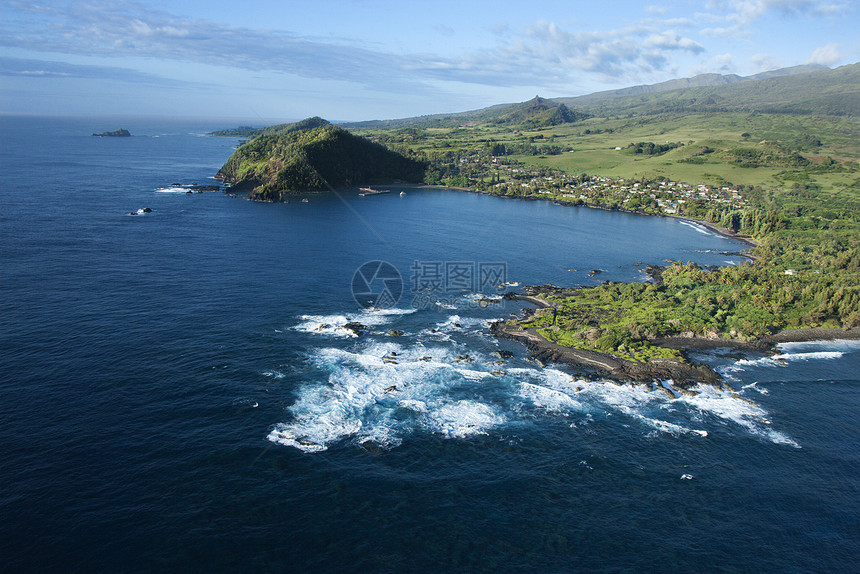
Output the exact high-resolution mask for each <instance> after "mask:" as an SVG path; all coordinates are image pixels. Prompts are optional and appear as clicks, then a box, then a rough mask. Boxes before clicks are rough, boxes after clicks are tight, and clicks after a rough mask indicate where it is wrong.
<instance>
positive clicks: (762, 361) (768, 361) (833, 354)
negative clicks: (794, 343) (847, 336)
mask: <svg viewBox="0 0 860 574" xmlns="http://www.w3.org/2000/svg"><path fill="white" fill-rule="evenodd" d="M795 348H797V347H795ZM843 356H845V351H810V352H805V353H782V354H778V355H772V356H770V357H761V358H759V359H740V360H738V361H735V362H734V363H733V364H731V365H726V366H725V367H721V368H720V371H721V372H722V373H723V374H724V375H725V374H726V373H731V372H736V371H743V370H746V369H748V368H751V367H752V368H754V367H786V366H788V363H790V362H796V361H814V360H830V359H839V358H841V357H843Z"/></svg>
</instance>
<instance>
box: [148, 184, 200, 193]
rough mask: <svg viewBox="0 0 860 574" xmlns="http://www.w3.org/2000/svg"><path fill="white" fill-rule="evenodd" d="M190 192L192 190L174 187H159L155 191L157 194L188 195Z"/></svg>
mask: <svg viewBox="0 0 860 574" xmlns="http://www.w3.org/2000/svg"><path fill="white" fill-rule="evenodd" d="M189 191H192V190H191V189H190V188H188V187H181V186H178V185H174V186H170V187H159V188H158V189H156V190H155V193H188V192H189Z"/></svg>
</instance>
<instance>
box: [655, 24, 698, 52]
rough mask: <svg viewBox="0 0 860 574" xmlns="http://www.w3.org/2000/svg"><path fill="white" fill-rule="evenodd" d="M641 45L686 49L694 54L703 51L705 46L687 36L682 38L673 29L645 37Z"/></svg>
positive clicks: (664, 48)
mask: <svg viewBox="0 0 860 574" xmlns="http://www.w3.org/2000/svg"><path fill="white" fill-rule="evenodd" d="M642 45H643V46H644V47H646V48H652V49H654V48H656V49H662V50H686V51H688V52H693V53H694V54H700V53H702V52H704V51H705V48H704V47H703V46H702V45H701V44H698V43H696V42H694V41H693V40H691V39H689V38H682V37H681V36H679V35H678V33H677V32H675V31H674V30H669V31H667V32H663V33H661V34H653V35H651V36H649V37H648V38H646V39H645V41H644V42H643V43H642Z"/></svg>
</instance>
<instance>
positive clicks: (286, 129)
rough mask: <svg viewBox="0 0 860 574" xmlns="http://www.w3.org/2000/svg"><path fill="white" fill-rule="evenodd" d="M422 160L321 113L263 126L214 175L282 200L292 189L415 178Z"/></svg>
mask: <svg viewBox="0 0 860 574" xmlns="http://www.w3.org/2000/svg"><path fill="white" fill-rule="evenodd" d="M424 168H425V166H424V164H423V163H421V162H419V161H416V160H414V159H411V158H408V157H405V156H403V155H401V154H399V153H396V152H394V151H391V150H389V149H387V148H386V147H384V146H382V145H380V144H377V143H374V142H372V141H370V140H368V139H366V138H362V137H359V136H356V135H353V134H351V133H350V132H348V131H347V130H345V129H342V128H339V127H337V126H333V125H331V124H330V123H329V122H327V121H326V120H324V119H322V118H318V117H315V118H308V119H306V120H302V121H301V122H296V123H294V124H284V125H279V126H272V127H271V128H266V129H265V130H264V131H263V133H262V134H260V135H259V136H258V137H256V138H254V139H252V140H251V141H249V142H248V143H246V144H245V145H243V146H241V147H240V148H239V149H237V150H236V151H235V152H234V153H233V155H231V156H230V158H229V159H228V160H227V163H225V164H224V166H223V167H222V168H221V169H220V170H219V171H218V173H217V174H216V176H215V177H217V178H218V179H220V180H222V181H224V183H227V184H229V185H230V186H232V189H234V190H248V192H249V193H248V196H247V197H248V199H251V200H256V201H282V200H286V199H287V196H288V195H289V194H291V193H294V192H306V191H328V190H330V189H332V188H339V187H340V188H342V187H352V186H360V185H371V184H384V183H392V182H396V181H406V182H420V181H422V179H423V177H424Z"/></svg>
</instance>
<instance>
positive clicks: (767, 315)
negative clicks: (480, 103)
mask: <svg viewBox="0 0 860 574" xmlns="http://www.w3.org/2000/svg"><path fill="white" fill-rule="evenodd" d="M858 81H860V64H854V65H852V66H844V67H843V68H839V69H836V70H823V71H816V72H810V73H806V74H797V75H792V76H788V77H785V78H771V79H767V80H755V81H749V82H745V83H744V84H743V86H740V87H737V86H736V87H731V86H723V87H719V86H715V87H709V88H706V89H705V88H698V89H682V90H674V91H666V92H661V93H656V94H651V95H648V96H646V97H619V98H610V99H604V100H600V99H597V100H594V101H592V100H587V101H586V99H582V100H569V99H568V100H565V102H566V103H567V105H565V106H564V107H563V108H562V107H561V106H562V105H563V104H562V103H560V101H558V100H546V99H543V98H535V99H534V100H530V101H528V102H523V103H521V104H509V105H502V106H494V107H491V108H487V109H485V110H479V111H476V112H467V113H464V114H453V115H449V116H440V117H425V118H412V119H411V120H398V121H396V122H388V123H386V122H383V123H378V122H369V123H365V124H356V125H353V126H345V127H346V128H347V131H344V130H341V129H340V128H337V129H335V128H333V127H332V126H330V125H329V124H328V123H327V122H325V120H321V119H320V118H309V119H308V120H304V121H303V122H298V123H297V124H286V125H281V126H273V127H271V128H266V129H265V130H262V132H261V134H260V135H258V136H257V137H256V138H255V139H252V140H250V141H249V142H248V143H247V144H245V145H243V146H242V147H240V148H239V149H238V150H237V151H236V153H235V154H234V155H233V156H231V158H230V159H229V160H228V162H227V163H226V164H225V166H224V167H223V168H222V169H221V171H219V174H218V175H219V176H220V177H221V178H222V179H223V180H224V181H225V182H226V183H230V184H233V185H236V186H237V187H236V189H242V188H243V187H244V188H245V189H252V191H251V193H250V194H249V196H248V197H249V199H256V200H266V201H279V200H286V199H288V198H289V196H290V194H291V193H293V192H300V193H304V192H306V191H316V190H324V189H326V186H325V185H323V183H324V181H323V180H325V181H330V182H331V183H332V185H333V186H334V187H341V188H343V187H347V188H349V187H357V186H359V185H369V184H370V185H374V186H379V185H380V184H383V183H389V182H392V181H396V180H400V181H406V182H414V183H413V184H412V185H415V186H419V187H428V188H433V187H437V186H438V187H445V188H449V189H455V190H460V191H470V192H475V193H483V194H487V195H493V196H496V197H507V198H511V199H521V200H530V201H531V200H544V201H550V202H552V203H555V204H558V205H570V206H583V207H591V208H596V209H604V210H612V211H621V212H627V213H634V214H641V215H659V216H663V217H674V218H679V219H681V220H684V221H687V222H689V223H691V224H694V225H699V226H702V227H704V228H706V229H708V230H709V231H711V232H713V233H717V234H719V235H722V236H724V237H728V238H730V239H732V240H735V241H738V242H742V243H743V244H745V245H746V246H747V248H744V249H742V250H741V251H742V253H741V255H743V256H745V257H748V258H749V259H750V261H749V262H748V263H746V264H742V265H737V266H728V267H716V268H714V267H702V266H699V265H697V264H695V263H692V262H683V261H673V262H669V264H668V265H667V266H665V267H660V266H656V265H649V266H648V272H649V275H650V277H651V282H649V283H639V282H632V283H617V282H603V283H602V284H600V285H597V286H593V287H575V288H561V287H556V286H551V285H547V286H533V287H528V288H523V291H524V293H520V294H517V293H513V294H508V295H507V296H508V297H509V298H511V299H518V300H521V301H524V302H529V303H532V304H534V305H535V306H536V307H535V308H534V309H525V310H523V312H522V313H521V315H520V316H518V317H516V318H511V319H509V320H506V321H501V322H499V323H496V324H494V325H493V327H492V329H491V331H492V332H493V333H494V334H495V335H497V336H500V337H506V338H509V339H514V340H518V341H520V342H522V343H524V344H525V345H526V346H527V347H528V349H529V351H530V352H531V353H532V354H533V355H534V356H536V357H538V358H539V359H540V360H541V361H543V362H559V363H566V364H568V365H571V366H572V367H574V368H576V369H577V370H585V371H592V372H594V373H600V374H601V376H609V377H610V378H613V379H617V380H631V381H645V382H649V381H650V382H653V381H654V380H655V379H669V378H670V379H672V380H673V381H674V383H675V385H676V386H677V387H678V388H679V389H684V388H686V387H689V386H690V385H691V384H693V383H694V382H705V383H711V384H717V383H720V377H719V375H718V374H717V373H715V372H714V371H712V370H711V369H709V368H708V367H705V366H704V365H696V364H693V363H692V362H691V361H690V359H689V358H688V355H687V352H686V350H687V349H701V348H714V347H729V348H736V349H746V350H756V351H761V352H772V351H773V350H774V346H775V345H776V344H777V343H779V342H787V341H792V340H793V341H808V340H818V339H832V338H839V339H842V338H845V339H849V338H850V339H857V338H860V193H858V189H860V148H858V147H857V145H856V142H857V141H858V137H860V136H858V134H860V118H858V117H857V114H856V110H857V109H858V108H857V106H856V104H857V103H858V102H857V100H856V85H857V83H858ZM821 85H828V86H829V88H828V90H829V94H828V95H827V97H826V98H825V99H822V100H821V101H819V100H818V99H816V98H819V96H820V89H819V88H820V86H821ZM775 93H779V94H780V97H781V98H782V103H780V104H779V106H776V107H774V104H773V103H772V102H771V100H770V98H772V97H773V95H774V94H775ZM705 96H706V97H705ZM699 100H701V101H702V102H705V104H706V105H705V104H703V105H699V104H698V103H697V102H698V101H699ZM708 102H711V103H708ZM716 102H719V105H717V104H716ZM795 104H796V105H795ZM574 106H575V107H574ZM308 130H309V131H308ZM346 133H350V134H355V135H353V136H350V137H348V136H347V135H346ZM303 134H306V135H303ZM353 138H354V139H353ZM344 141H348V142H350V144H349V145H343V143H341V142H344ZM365 142H367V143H365ZM368 144H370V145H369V146H368ZM366 149H373V150H376V151H379V150H380V149H383V150H385V152H386V154H395V155H396V156H397V157H399V158H402V160H403V161H401V160H398V161H393V158H394V156H392V155H386V156H385V157H386V158H387V159H386V161H385V162H384V163H385V164H386V165H387V166H394V167H395V169H393V170H387V171H384V173H383V172H379V173H371V172H369V171H361V170H358V169H355V170H351V171H350V172H349V173H348V174H345V173H343V172H342V170H341V171H338V170H337V169H333V166H339V165H353V163H350V162H347V161H341V160H353V159H355V156H356V155H360V153H363V151H357V150H366ZM285 150H286V151H285ZM389 160H391V161H389ZM359 163H361V162H359ZM356 165H358V164H356ZM419 166H421V171H423V177H421V176H420V175H419V174H418V171H419V170H418V167H419ZM286 168H289V169H286ZM332 169H333V171H332V174H333V175H334V176H335V177H334V179H332V180H330V179H329V178H330V177H331V176H330V175H329V173H328V171H329V170H332ZM585 170H588V171H589V172H591V173H592V174H594V173H598V174H600V175H589V174H587V173H585ZM337 176H341V177H340V178H338V177H337ZM344 176H345V177H344ZM386 180H387V181H386ZM419 182H420V183H419ZM397 185H400V186H402V187H405V186H406V184H403V183H398V184H397ZM597 273H598V272H597V271H595V273H594V275H597Z"/></svg>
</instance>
